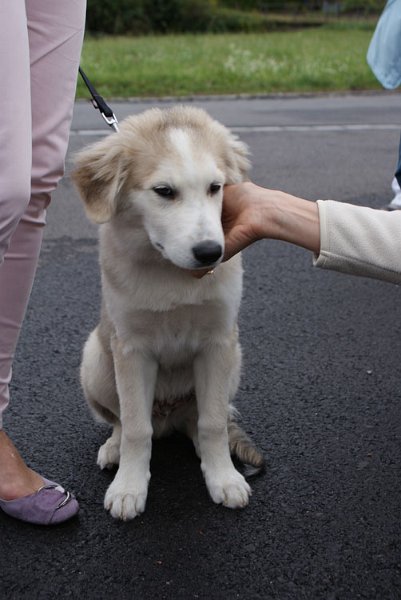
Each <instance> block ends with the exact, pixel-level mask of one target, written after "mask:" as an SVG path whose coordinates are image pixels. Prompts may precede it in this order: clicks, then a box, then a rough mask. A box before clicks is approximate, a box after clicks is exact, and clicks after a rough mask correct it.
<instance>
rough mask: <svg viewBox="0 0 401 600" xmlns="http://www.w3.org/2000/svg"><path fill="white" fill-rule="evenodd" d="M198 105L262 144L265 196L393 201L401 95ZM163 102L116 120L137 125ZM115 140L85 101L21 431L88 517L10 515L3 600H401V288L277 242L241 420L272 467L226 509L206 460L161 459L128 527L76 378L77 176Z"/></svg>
mask: <svg viewBox="0 0 401 600" xmlns="http://www.w3.org/2000/svg"><path fill="white" fill-rule="evenodd" d="M196 103H197V104H200V105H201V106H204V107H205V108H206V109H207V110H209V112H210V113H211V114H212V115H214V116H215V117H216V118H219V119H220V120H221V121H222V122H224V123H225V124H227V125H229V126H230V127H232V128H233V129H234V130H235V131H237V133H238V134H239V135H240V137H241V138H242V139H243V140H244V141H245V142H247V143H248V144H249V146H250V149H251V151H252V155H253V158H252V162H253V171H252V177H253V179H254V180H256V181H257V182H259V183H261V184H264V185H269V186H270V187H278V188H281V189H284V190H286V191H289V192H292V193H295V194H298V195H302V196H304V197H306V198H310V199H316V198H333V199H338V200H341V201H346V202H351V203H355V204H366V205H369V206H372V207H375V208H380V207H381V206H382V205H383V204H385V203H386V202H388V201H389V200H390V198H391V190H390V182H391V179H392V174H393V170H394V166H395V162H396V156H397V151H398V140H399V133H400V126H399V123H400V116H401V96H400V95H397V94H373V95H359V94H358V95H349V96H347V95H346V96H320V97H308V98H295V97H294V98H286V97H282V98H280V97H277V98H266V99H222V100H203V101H198V102H196ZM162 104H164V105H166V104H167V103H166V102H165V103H162ZM152 105H153V103H152V102H147V103H144V102H131V103H113V108H114V110H115V112H116V114H117V116H118V117H119V118H123V117H124V116H125V115H127V114H129V113H135V112H139V111H141V110H143V109H144V108H147V107H149V106H152ZM105 133H107V132H106V131H105V130H104V126H103V123H102V121H101V119H100V117H99V116H98V114H97V113H96V112H95V111H94V110H93V109H92V108H91V106H90V105H88V104H86V103H78V104H77V106H76V112H75V117H74V122H73V132H72V136H71V144H70V151H69V155H68V161H67V176H66V178H65V179H64V181H63V182H62V184H61V185H60V187H59V189H58V191H57V192H56V193H55V195H54V202H53V205H52V206H51V208H50V210H49V225H48V228H47V232H46V239H45V242H44V247H43V253H42V257H41V261H40V267H39V270H38V275H37V280H36V283H35V287H34V290H33V294H32V300H31V304H30V307H29V311H28V315H27V321H26V325H25V327H24V330H23V334H22V337H21V340H20V345H19V348H18V354H17V358H16V364H15V370H14V384H13V388H12V396H13V399H12V403H11V405H10V408H9V410H8V411H7V414H6V417H5V427H6V429H7V431H8V432H9V433H10V435H11V436H12V437H13V439H14V440H15V442H16V443H17V445H18V447H19V448H20V450H21V451H22V452H23V454H24V455H25V456H26V457H27V458H28V459H29V461H30V464H31V465H32V466H33V467H34V468H36V469H38V470H39V471H40V472H42V473H43V474H45V475H47V476H48V477H50V478H52V479H56V480H59V481H61V482H63V483H64V484H65V485H66V486H68V487H69V488H70V489H73V490H75V492H76V493H77V496H78V498H79V500H80V503H81V512H80V516H79V518H78V519H76V520H74V521H72V522H70V523H66V524H65V525H63V526H61V527H57V528H54V529H47V528H42V527H35V526H30V525H26V524H21V523H19V522H17V521H14V520H12V519H11V518H8V517H6V516H5V515H4V514H1V515H0V598H1V600H3V599H4V600H10V599H16V600H25V599H28V598H29V599H30V600H31V599H33V600H36V599H47V598H55V597H58V598H91V599H96V600H98V599H99V600H103V599H109V598H119V599H127V600H128V599H130V600H131V599H135V600H141V599H146V600H147V599H152V600H153V599H171V600H181V599H182V600H187V599H191V598H200V599H213V600H219V599H224V600H225V599H227V600H228V599H230V600H231V599H233V598H240V599H246V600H248V599H249V600H253V599H259V598H260V599H266V600H270V599H272V600H273V599H274V600H302V599H305V600H315V599H316V600H323V599H325V600H353V599H357V598H363V599H371V600H378V599H380V600H390V599H391V600H393V599H394V600H396V599H397V600H398V599H400V598H401V541H400V540H401V466H400V450H401V385H400V372H401V369H400V364H401V347H400V346H401V336H400V331H401V324H400V290H399V288H398V287H397V286H392V285H390V284H387V283H383V282H378V281H373V280H368V279H363V278H356V277H351V276H344V275H339V274H337V273H331V272H327V271H321V270H318V269H314V268H313V267H312V257H311V256H310V254H309V253H307V252H305V251H303V250H301V249H298V248H295V247H292V246H289V245H285V244H283V243H280V242H273V241H264V242H259V243H258V244H255V245H254V246H253V247H252V248H250V249H248V250H247V251H246V252H245V266H246V274H245V292H244V299H243V304H242V309H241V319H240V321H241V322H240V328H241V340H242V344H243V349H244V371H243V377H242V383H241V388H240V392H239V394H238V398H237V406H238V408H239V409H240V410H241V413H242V417H243V425H244V427H245V428H246V430H247V431H248V432H249V433H250V434H251V435H252V436H253V438H254V439H255V440H256V441H257V443H258V445H259V446H260V447H261V448H262V449H263V451H264V453H265V454H266V457H267V461H268V469H267V472H266V474H265V475H263V476H262V477H260V478H258V479H255V480H254V481H253V483H252V485H253V496H252V499H251V503H250V505H249V507H248V508H246V509H245V510H242V511H231V510H229V509H224V508H222V507H219V506H215V505H214V504H213V503H212V502H211V500H210V499H209V498H208V495H207V492H206V488H205V485H204V483H203V481H202V477H201V473H200V469H199V463H198V460H197V458H196V456H195V455H194V452H193V450H192V448H191V446H190V444H189V443H187V442H186V440H183V439H181V438H171V439H167V440H164V441H160V442H157V443H155V444H154V451H153V457H152V480H151V484H150V492H149V498H148V503H147V510H146V512H145V513H144V515H143V516H141V517H140V518H137V519H135V520H134V521H133V522H130V523H121V522H116V521H114V520H113V519H112V518H111V517H110V516H109V515H108V514H107V513H106V512H105V511H104V509H103V507H102V501H103V495H104V492H105V490H106V487H107V486H108V484H109V483H110V481H111V478H112V475H111V474H109V473H103V472H100V471H99V470H98V468H97V467H96V464H95V461H96V452H97V449H98V447H99V445H100V444H101V443H103V441H104V440H105V438H106V436H107V427H105V426H103V425H99V424H96V423H94V422H93V421H92V419H91V417H90V416H89V413H88V411H87V409H86V406H85V404H84V401H83V397H82V393H81V390H80V387H79V383H78V377H77V371H78V366H79V360H80V352H81V348H82V344H83V342H84V340H85V338H86V336H87V334H88V332H89V331H90V330H91V328H92V327H93V326H94V325H95V323H96V321H97V315H98V309H99V292H100V289H99V274H98V267H97V250H96V228H95V227H93V226H91V225H90V224H88V223H87V221H86V218H85V216H84V213H83V210H82V207H81V205H80V202H79V200H78V198H77V195H76V193H75V191H74V190H73V188H72V186H71V184H70V181H69V178H68V171H69V169H70V167H71V156H72V154H73V152H74V151H76V150H77V149H78V148H81V147H82V146H84V145H85V144H87V143H89V142H91V141H93V140H95V139H98V137H99V136H101V135H104V134H105Z"/></svg>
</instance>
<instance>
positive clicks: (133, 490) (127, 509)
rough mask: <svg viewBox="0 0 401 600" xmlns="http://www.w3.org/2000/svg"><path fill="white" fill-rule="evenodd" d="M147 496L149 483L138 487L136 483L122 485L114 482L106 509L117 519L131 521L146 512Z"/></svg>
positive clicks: (107, 494)
mask: <svg viewBox="0 0 401 600" xmlns="http://www.w3.org/2000/svg"><path fill="white" fill-rule="evenodd" d="M147 495H148V483H147V481H145V482H143V483H141V484H139V485H138V484H137V483H136V482H133V483H132V482H126V483H124V484H121V483H119V482H118V481H116V480H114V481H113V483H112V484H111V485H110V487H109V489H108V490H107V492H106V496H105V498H104V507H105V509H106V510H109V511H110V514H111V516H112V517H114V518H115V519H121V520H123V521H130V520H131V519H134V518H135V517H137V516H138V515H140V514H141V513H143V511H144V510H145V505H146V498H147Z"/></svg>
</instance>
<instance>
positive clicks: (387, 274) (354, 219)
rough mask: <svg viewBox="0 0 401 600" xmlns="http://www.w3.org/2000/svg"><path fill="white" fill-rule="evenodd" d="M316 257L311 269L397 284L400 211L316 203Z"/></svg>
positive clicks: (400, 254)
mask: <svg viewBox="0 0 401 600" xmlns="http://www.w3.org/2000/svg"><path fill="white" fill-rule="evenodd" d="M317 204H318V207H319V219H320V254H319V256H317V257H315V259H314V265H315V266H317V267H321V268H323V269H332V270H335V271H341V272H342V273H350V274H353V275H361V276H364V277H373V278H375V279H382V280H384V281H389V282H391V283H401V211H393V212H385V211H381V210H375V209H372V208H367V207H363V206H354V205H352V204H344V203H342V202H334V201H332V200H325V201H322V200H318V202H317Z"/></svg>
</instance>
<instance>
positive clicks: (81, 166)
mask: <svg viewBox="0 0 401 600" xmlns="http://www.w3.org/2000/svg"><path fill="white" fill-rule="evenodd" d="M118 135H119V134H118V133H114V134H111V135H109V136H108V137H107V138H105V139H103V140H101V141H100V142H96V143H95V144H92V145H91V146H89V147H88V148H86V149H85V150H82V152H80V153H78V154H77V155H76V157H75V161H74V162H75V169H74V170H73V172H72V175H71V177H72V179H73V181H74V183H75V184H76V186H77V188H78V191H79V193H80V195H81V198H82V200H83V202H84V205H85V210H86V213H87V215H88V217H89V218H90V219H91V220H92V221H94V222H95V223H106V222H107V221H109V220H110V219H111V218H112V216H113V215H114V214H115V212H116V209H117V199H118V194H119V192H120V190H121V188H122V186H123V183H124V169H123V151H122V146H121V144H120V140H119V138H118Z"/></svg>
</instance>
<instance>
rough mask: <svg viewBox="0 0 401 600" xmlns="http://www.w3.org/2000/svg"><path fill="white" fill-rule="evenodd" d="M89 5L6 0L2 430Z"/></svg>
mask: <svg viewBox="0 0 401 600" xmlns="http://www.w3.org/2000/svg"><path fill="white" fill-rule="evenodd" d="M85 8H86V0H1V2H0V25H1V35H0V100H1V101H0V429H1V427H2V418H1V417H2V413H3V411H4V409H5V408H6V406H7V404H8V401H9V383H10V381H11V374H12V362H13V358H14V353H15V348H16V345H17V340H18V336H19V332H20V329H21V324H22V321H23V319H24V315H25V312H26V307H27V304H28V299H29V295H30V292H31V288H32V283H33V279H34V276H35V271H36V266H37V261H38V257H39V251H40V246H41V242H42V235H43V227H44V225H45V222H46V208H47V206H48V204H49V202H50V194H51V192H52V191H53V190H54V189H55V187H56V186H57V183H58V181H59V180H60V178H61V177H62V175H63V172H64V160H65V155H66V152H67V145H68V137H69V131H70V124H71V118H72V110H73V105H74V97H75V88H76V80H77V71H78V66H79V58H80V53H81V47H82V40H83V32H84V21H85Z"/></svg>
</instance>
